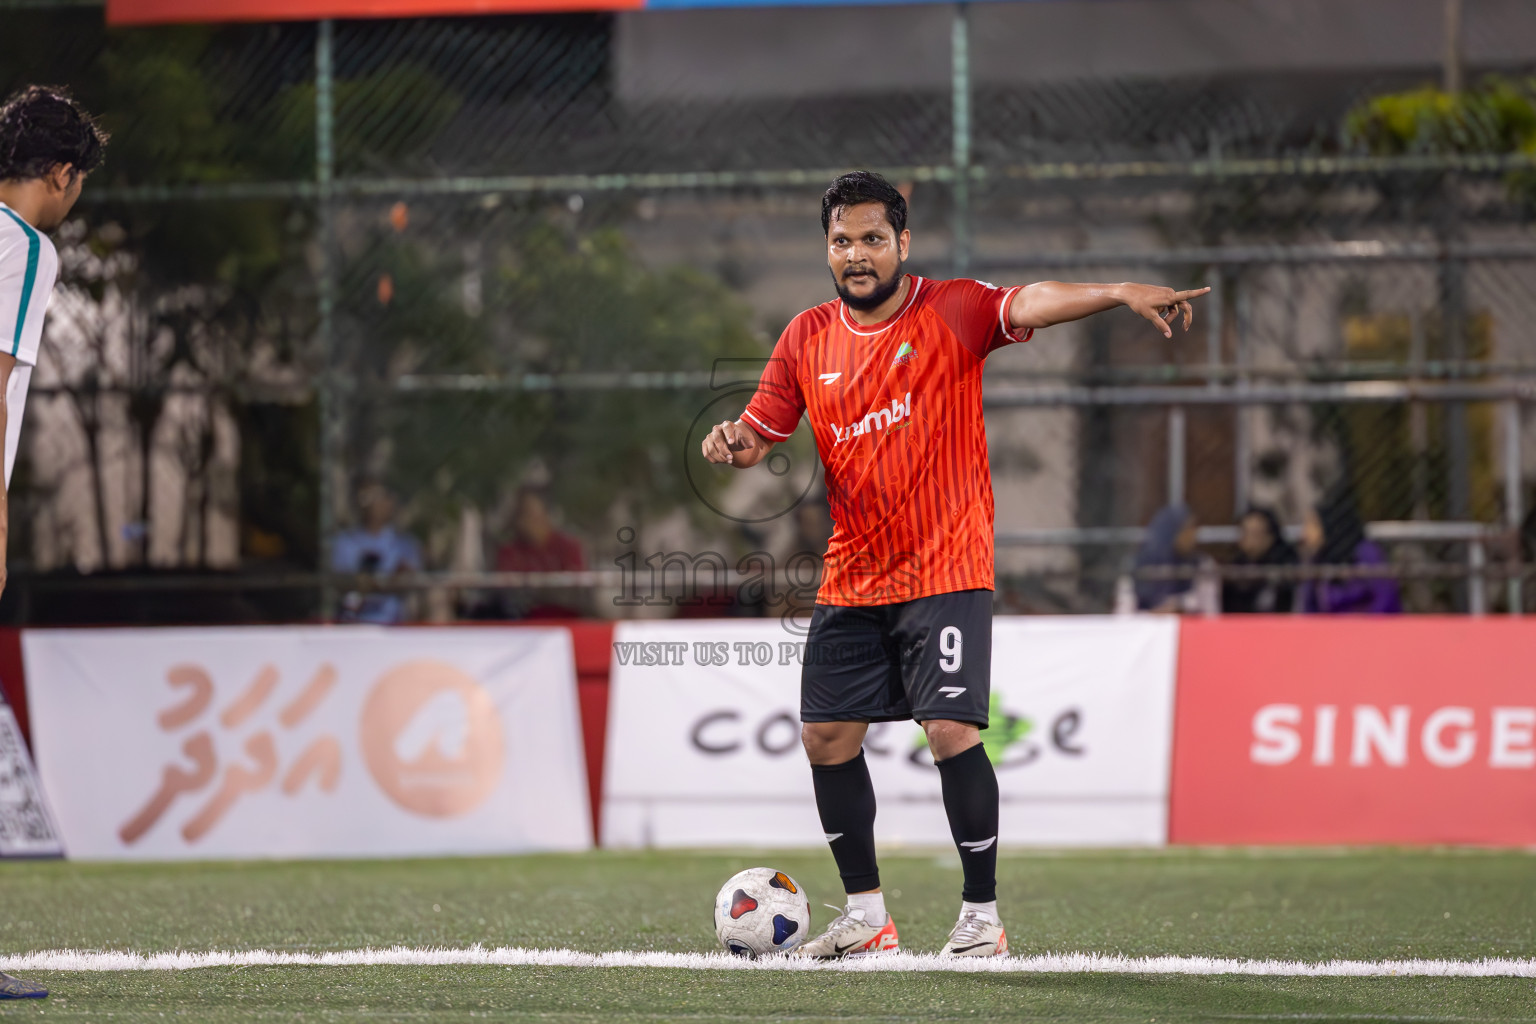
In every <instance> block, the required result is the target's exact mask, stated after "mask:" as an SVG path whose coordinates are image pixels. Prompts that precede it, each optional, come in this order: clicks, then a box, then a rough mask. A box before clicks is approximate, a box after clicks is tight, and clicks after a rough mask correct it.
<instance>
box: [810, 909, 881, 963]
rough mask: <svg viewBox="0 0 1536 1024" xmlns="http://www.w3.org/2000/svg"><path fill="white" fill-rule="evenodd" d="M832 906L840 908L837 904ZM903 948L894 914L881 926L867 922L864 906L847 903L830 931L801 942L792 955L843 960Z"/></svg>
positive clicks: (830, 927) (833, 920)
mask: <svg viewBox="0 0 1536 1024" xmlns="http://www.w3.org/2000/svg"><path fill="white" fill-rule="evenodd" d="M829 906H830V904H829ZM832 909H833V910H837V908H836V907H832ZM899 948H900V947H899V946H898V945H897V939H896V922H895V920H894V919H893V918H892V917H891V915H889V914H887V915H885V924H883V925H880V926H879V927H878V928H877V927H875V926H874V925H872V924H867V923H866V922H865V920H864V908H863V907H846V908H844V909H843V910H842V911H841V912H840V913H839V914H838V915H837V917H835V918H833V919H832V923H831V924H829V925H827V930H826V931H824V932H822V933H821V934H820V935H818V936H816V937H815V938H814V939H809V940H807V941H806V942H803V943H801V944H800V946H799V948H797V949H796V950H795V951H794V953H793V954H792V955H793V956H804V957H810V958H811V959H813V960H843V959H846V958H851V957H862V956H879V955H880V954H882V953H894V952H896V951H897V950H898V949H899Z"/></svg>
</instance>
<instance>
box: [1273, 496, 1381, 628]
mask: <svg viewBox="0 0 1536 1024" xmlns="http://www.w3.org/2000/svg"><path fill="white" fill-rule="evenodd" d="M1301 551H1302V557H1303V558H1304V559H1305V561H1306V563H1307V564H1308V565H1386V564H1387V556H1386V553H1385V552H1383V551H1382V550H1381V548H1380V546H1378V545H1377V544H1376V542H1375V541H1371V540H1367V539H1366V536H1365V524H1364V523H1363V522H1361V521H1360V513H1359V511H1358V510H1357V508H1356V506H1355V496H1354V494H1353V493H1352V492H1351V491H1350V490H1349V488H1348V487H1345V486H1342V485H1340V486H1338V487H1335V488H1334V489H1333V490H1331V491H1330V492H1329V493H1328V496H1327V497H1326V498H1324V499H1323V500H1322V502H1321V503H1320V504H1319V505H1318V506H1317V507H1316V508H1315V509H1308V510H1307V518H1306V521H1305V522H1304V523H1303V524H1302V533H1301ZM1299 602H1300V609H1301V611H1303V612H1309V613H1314V614H1322V615H1347V614H1349V613H1351V612H1364V613H1373V614H1378V615H1395V614H1397V613H1398V612H1401V611H1402V610H1403V601H1402V597H1401V595H1400V594H1399V592H1398V587H1397V581H1396V580H1392V579H1386V578H1384V577H1377V578H1374V579H1331V580H1307V581H1306V582H1304V583H1303V584H1302V585H1301V590H1300V596H1299Z"/></svg>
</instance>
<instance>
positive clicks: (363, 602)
mask: <svg viewBox="0 0 1536 1024" xmlns="http://www.w3.org/2000/svg"><path fill="white" fill-rule="evenodd" d="M357 509H358V515H359V516H360V518H361V524H360V525H359V526H356V527H353V528H352V529H350V530H345V531H343V532H341V533H339V534H337V535H336V537H335V539H334V540H333V541H332V542H331V569H332V570H333V571H335V572H354V573H367V574H370V575H375V576H393V575H395V574H397V573H402V572H420V571H421V545H420V544H418V543H417V542H416V538H415V537H412V536H411V535H410V534H408V533H405V532H403V531H400V530H397V529H395V525H394V520H395V498H394V495H392V494H391V493H390V492H389V490H388V489H387V488H385V487H384V486H383V485H382V484H377V483H370V484H365V485H363V487H362V488H361V489H359V490H358V492H357ZM405 611H406V602H405V598H404V597H403V596H402V595H400V594H380V593H362V592H359V591H352V592H350V593H348V594H347V595H346V596H345V597H344V598H343V599H342V608H341V616H340V618H341V621H343V622H376V623H382V624H385V625H388V624H389V623H393V622H403V621H405V617H406V616H405Z"/></svg>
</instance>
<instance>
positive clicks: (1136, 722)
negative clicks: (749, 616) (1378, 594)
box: [603, 617, 1178, 847]
mask: <svg viewBox="0 0 1536 1024" xmlns="http://www.w3.org/2000/svg"><path fill="white" fill-rule="evenodd" d="M803 640H804V638H803V637H801V636H795V635H793V634H791V633H788V632H786V630H785V628H784V626H783V625H782V624H780V623H779V622H777V621H756V622H743V621H741V620H716V621H689V622H657V623H648V622H630V623H621V624H620V625H619V626H618V628H617V630H616V631H615V634H614V659H613V691H612V696H611V701H610V704H609V718H608V747H607V767H606V769H605V774H606V785H605V787H604V796H603V845H605V846H615V847H633V846H720V845H753V846H814V845H821V844H822V843H823V839H822V830H821V825H820V822H819V820H818V818H817V816H816V807H815V803H814V799H813V796H812V790H811V772H810V767H809V765H808V764H807V762H806V759H805V755H804V753H803V752H802V750H801V747H800V720H799V714H798V711H799V706H800V657H801V656H802V652H803V646H802V644H803ZM1177 645H1178V622H1177V621H1176V620H1175V619H1174V618H1171V617H1169V618H1163V617H1156V618H1153V617H1147V618H1140V617H1136V618H1091V617H1072V618H1065V617H1064V618H998V619H995V620H994V624H993V651H992V707H991V723H990V725H989V727H988V729H987V730H986V732H985V733H984V734H983V740H984V742H985V743H986V745H987V752H988V755H989V756H990V757H991V758H992V760H993V763H994V764H995V765H996V767H997V776H998V783H999V786H1000V789H1001V792H1002V800H1003V807H1002V824H1001V833H1000V840H1001V842H1003V843H1005V844H1043V845H1110V844H1113V845H1125V844H1132V845H1142V844H1146V845H1156V844H1161V843H1163V842H1165V840H1166V836H1167V816H1168V773H1169V757H1170V748H1171V739H1172V737H1171V731H1172V715H1173V681H1174V669H1175V660H1176V652H1177ZM864 749H865V754H866V756H867V758H868V761H869V765H870V772H871V775H872V776H873V778H874V783H875V792H876V795H877V797H878V799H879V812H878V815H877V817H876V820H875V834H876V838H877V839H878V840H879V841H881V842H883V843H908V844H918V845H930V844H931V845H948V844H949V842H950V838H949V825H948V823H947V820H946V818H945V816H944V807H943V803H942V801H941V793H940V786H939V773H938V770H937V769H935V768H934V767H933V758H932V756H931V754H930V753H929V751H928V749H927V744H926V741H925V739H924V736H923V732H922V729H921V728H920V727H918V726H917V725H916V724H914V723H912V722H891V723H884V724H876V725H872V726H871V727H870V731H869V735H868V737H867V739H866V740H865V744H864Z"/></svg>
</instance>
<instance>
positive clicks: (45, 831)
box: [0, 700, 64, 857]
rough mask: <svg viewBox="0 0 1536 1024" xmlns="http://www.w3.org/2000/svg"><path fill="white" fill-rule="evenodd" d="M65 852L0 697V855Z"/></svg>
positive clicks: (18, 729)
mask: <svg viewBox="0 0 1536 1024" xmlns="http://www.w3.org/2000/svg"><path fill="white" fill-rule="evenodd" d="M63 852H64V847H63V846H62V845H61V844H60V842H59V830H58V828H57V827H55V826H54V823H53V817H52V816H51V815H50V814H49V813H48V803H47V801H45V800H44V799H43V792H42V788H41V787H40V786H39V785H38V783H37V775H36V773H35V772H34V771H33V768H32V759H31V758H30V757H28V756H27V745H26V743H25V742H23V741H22V738H21V727H20V726H19V725H17V724H16V715H15V714H14V713H13V712H12V711H11V708H10V705H8V704H6V703H5V701H3V700H0V857H57V856H59V855H60V854H62V853H63Z"/></svg>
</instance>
